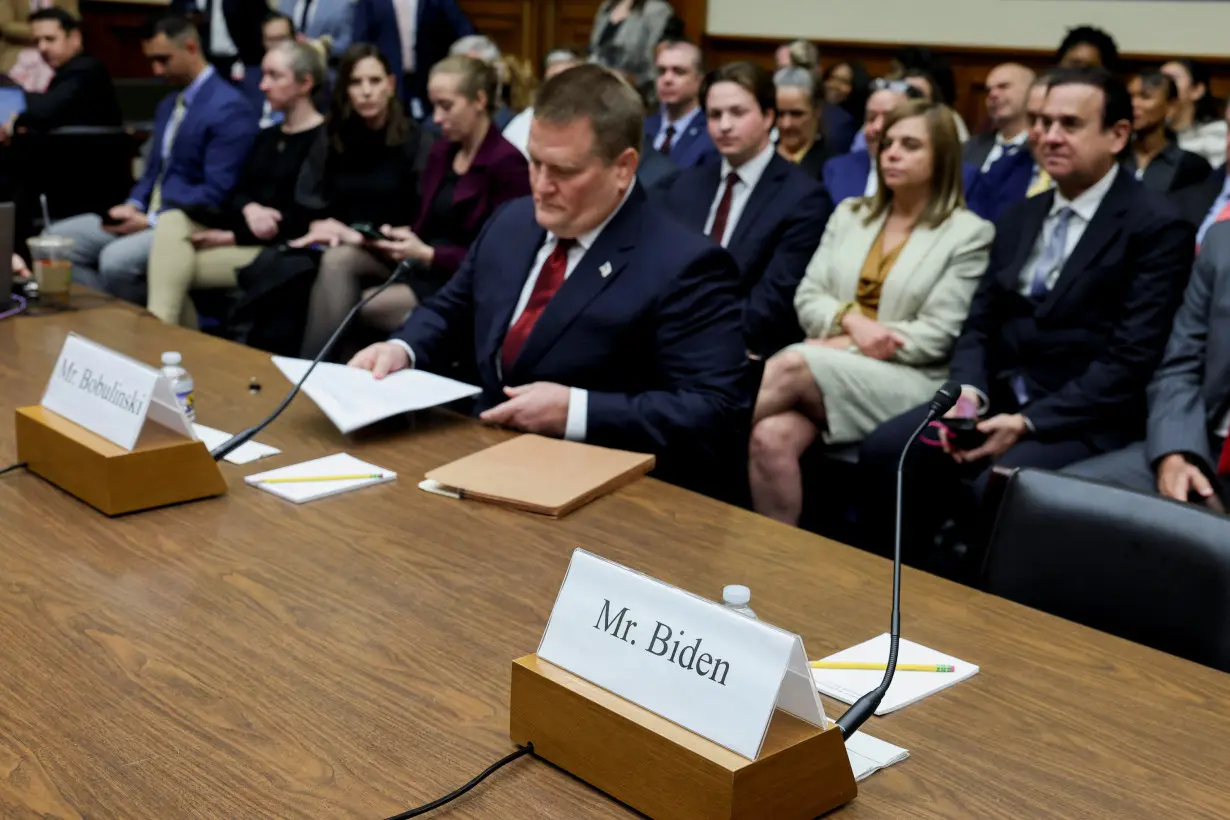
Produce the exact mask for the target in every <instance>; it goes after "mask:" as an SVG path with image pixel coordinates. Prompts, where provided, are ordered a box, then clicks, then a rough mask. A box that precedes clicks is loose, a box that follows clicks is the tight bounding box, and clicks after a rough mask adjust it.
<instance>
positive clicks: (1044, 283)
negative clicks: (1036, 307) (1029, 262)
mask: <svg viewBox="0 0 1230 820" xmlns="http://www.w3.org/2000/svg"><path fill="white" fill-rule="evenodd" d="M1071 221H1072V209H1071V208H1064V209H1063V210H1061V211H1060V212H1059V214H1058V219H1056V221H1055V229H1054V230H1053V231H1051V238H1050V240H1049V241H1048V242H1047V243H1046V247H1044V248H1043V249H1042V255H1041V256H1039V257H1038V261H1037V262H1036V263H1035V264H1034V269H1033V276H1032V277H1031V278H1030V280H1029V298H1030V299H1036V300H1041V299H1044V298H1046V295H1047V294H1048V293H1050V291H1051V286H1050V279H1051V275H1052V274H1054V273H1055V272H1056V271H1058V270H1059V269H1060V268H1062V267H1063V262H1064V256H1066V252H1067V249H1068V223H1069V222H1071Z"/></svg>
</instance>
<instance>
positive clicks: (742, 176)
mask: <svg viewBox="0 0 1230 820" xmlns="http://www.w3.org/2000/svg"><path fill="white" fill-rule="evenodd" d="M775 153H776V149H774V147H773V144H772V143H769V145H767V146H766V147H765V149H764V150H763V151H761V152H760V153H759V154H757V155H756V156H754V157H752V158H751V159H749V160H748V161H747V162H745V163H743V165H742V166H740V167H738V168H734V167H732V166H731V164H730V161H729V160H727V159H726V158H725V157H722V176H721V178H720V179H719V180H718V189H717V195H716V196H714V197H713V202H711V203H710V204H709V218H708V219H706V220H705V235H706V236H708V235H709V231H711V230H712V229H713V220H714V219H715V218H716V217H717V211H718V205H720V204H721V202H722V197H723V196H724V195H725V193H726V179H727V177H729V176H730V174H731V172H732V171H733V172H734V173H736V174H738V175H739V181H738V182H736V183H735V185H734V188H733V190H732V191H731V194H730V213H729V214H727V216H726V230H725V232H724V233H723V234H722V235H721V236H720V237H715V238H716V239H717V240H718V244H720V245H721V246H722V247H723V248H724V247H726V245H727V244H728V243H729V242H730V238H731V237H732V236H734V235H735V228H736V227H737V226H738V225H739V218H740V217H741V216H743V209H744V208H745V207H747V201H748V199H749V198H750V197H751V196H752V190H753V189H755V187H756V183H758V182H760V178H761V177H762V176H764V169H765V168H768V167H769V161H770V160H772V159H773V155H774V154H775Z"/></svg>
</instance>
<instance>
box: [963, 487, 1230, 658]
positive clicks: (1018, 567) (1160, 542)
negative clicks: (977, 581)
mask: <svg viewBox="0 0 1230 820" xmlns="http://www.w3.org/2000/svg"><path fill="white" fill-rule="evenodd" d="M983 584H984V586H985V588H986V590H987V591H988V592H991V593H994V594H996V595H1001V596H1003V597H1005V598H1010V599H1012V600H1014V601H1017V602H1019V603H1022V604H1025V605H1027V606H1031V607H1034V608H1036V609H1041V610H1044V611H1046V612H1050V613H1052V614H1054V615H1058V616H1060V617H1062V618H1067V619H1069V620H1072V621H1076V622H1078V623H1081V624H1085V625H1086V626H1091V627H1093V628H1095V629H1101V630H1103V631H1105V632H1110V633H1112V634H1114V635H1118V636H1120V637H1123V638H1127V639H1129V640H1132V641H1136V642H1138V643H1142V644H1146V645H1148V646H1152V647H1154V648H1156V649H1161V650H1163V651H1165V652H1170V653H1173V654H1175V655H1179V656H1181V657H1184V658H1189V659H1191V660H1193V661H1197V662H1198V663H1203V664H1206V665H1208V666H1213V667H1216V668H1218V669H1222V670H1226V671H1230V518H1226V517H1225V516H1221V515H1217V514H1215V513H1212V512H1209V511H1207V510H1205V509H1204V508H1202V507H1199V506H1195V505H1190V504H1180V503H1178V502H1175V501H1169V500H1167V499H1164V498H1161V497H1157V496H1146V495H1141V494H1139V493H1134V492H1131V491H1129V490H1125V489H1121V488H1119V487H1112V486H1110V485H1107V484H1099V483H1095V482H1090V481H1084V480H1082V479H1078V478H1072V477H1070V476H1065V475H1059V474H1058V473H1051V472H1047V471H1044V470H1020V471H1018V472H1017V473H1016V474H1015V475H1014V476H1012V478H1011V479H1010V480H1009V481H1008V485H1007V487H1006V488H1005V491H1004V496H1003V501H1002V504H1001V506H1000V510H999V516H998V518H997V519H996V522H995V530H994V533H993V534H992V537H991V546H990V548H989V550H988V553H987V560H986V563H985V567H984V573H983Z"/></svg>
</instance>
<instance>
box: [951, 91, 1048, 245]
mask: <svg viewBox="0 0 1230 820" xmlns="http://www.w3.org/2000/svg"><path fill="white" fill-rule="evenodd" d="M1046 90H1047V89H1046V80H1045V78H1043V79H1038V80H1035V81H1034V84H1033V85H1032V86H1030V89H1029V94H1028V95H1027V97H1026V100H1027V102H1026V104H1025V111H1026V114H1027V115H1028V117H1029V128H1028V130H1027V131H1026V132H1025V133H1026V137H1025V145H1024V146H1022V147H1021V148H1020V149H1019V150H1014V151H1005V152H1003V153H1001V155H1000V156H999V157H998V158H997V159H996V160H995V161H994V162H993V163H991V165H990V167H989V168H987V169H986V170H984V171H982V172H981V173H979V174H978V176H977V177H975V179H974V181H973V183H972V184H971V185H969V186H967V187H966V189H965V202H966V205H968V206H969V209H970V210H971V211H973V212H974V213H976V214H978V215H979V216H980V217H982V218H983V219H986V220H989V221H991V222H997V221H999V217H1000V215H1002V214H1003V212H1004V210H1005V209H1007V207H1008V206H1009V205H1012V204H1014V203H1017V202H1020V201H1021V200H1022V199H1025V198H1026V197H1030V196H1035V195H1037V194H1041V193H1045V192H1047V191H1049V190H1050V189H1051V186H1052V184H1053V182H1052V180H1051V177H1050V175H1049V174H1047V173H1046V171H1045V170H1043V168H1042V166H1041V164H1040V163H1039V162H1038V151H1039V149H1040V147H1041V146H1040V143H1041V141H1042V128H1041V126H1040V125H1038V123H1040V122H1041V121H1042V105H1043V103H1045V101H1046Z"/></svg>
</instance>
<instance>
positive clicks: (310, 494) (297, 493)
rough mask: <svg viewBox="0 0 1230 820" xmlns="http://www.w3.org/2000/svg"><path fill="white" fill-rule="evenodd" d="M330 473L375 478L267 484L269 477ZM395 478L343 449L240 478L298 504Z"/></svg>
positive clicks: (387, 471) (389, 471) (392, 473)
mask: <svg viewBox="0 0 1230 820" xmlns="http://www.w3.org/2000/svg"><path fill="white" fill-rule="evenodd" d="M330 475H375V476H378V477H377V478H351V479H346V480H342V481H303V482H291V483H288V484H280V483H276V484H270V483H268V482H266V480H265V479H269V478H304V477H307V476H330ZM395 478H397V473H395V472H393V471H392V470H386V469H384V468H383V467H377V466H376V465H375V464H368V463H367V462H366V461H359V459H357V458H355V457H354V456H352V455H349V454H347V453H337V454H335V455H331V456H325V457H324V458H317V459H313V460H312V461H305V462H303V463H302V464H292V465H290V466H289V467H279V468H278V469H276V470H269V471H268V472H264V473H257V474H256V475H250V476H248V477H247V478H245V479H244V481H246V482H247V483H249V484H251V485H253V486H255V487H259V488H260V489H262V490H265V491H266V492H270V493H273V494H274V495H277V496H281V497H282V498H285V499H286V500H287V501H293V502H295V503H296V504H302V503H303V502H305V501H315V500H316V499H318V498H326V497H328V496H331V495H337V494H338V493H347V492H350V491H351V490H358V489H361V488H363V487H370V486H371V485H373V484H383V483H384V482H386V481H392V480H393V479H395Z"/></svg>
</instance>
